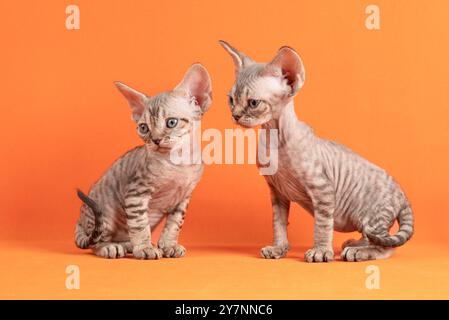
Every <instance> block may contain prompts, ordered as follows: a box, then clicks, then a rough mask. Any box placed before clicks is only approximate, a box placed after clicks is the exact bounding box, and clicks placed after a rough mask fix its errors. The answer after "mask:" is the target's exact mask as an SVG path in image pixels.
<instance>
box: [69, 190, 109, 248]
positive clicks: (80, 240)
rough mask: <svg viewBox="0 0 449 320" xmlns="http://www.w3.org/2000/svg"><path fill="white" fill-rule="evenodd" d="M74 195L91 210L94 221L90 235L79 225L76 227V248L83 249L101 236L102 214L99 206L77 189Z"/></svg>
mask: <svg viewBox="0 0 449 320" xmlns="http://www.w3.org/2000/svg"><path fill="white" fill-rule="evenodd" d="M76 193H77V195H78V197H79V198H80V200H81V201H82V202H83V203H84V204H86V205H87V206H88V207H89V208H90V209H91V210H92V212H93V214H94V219H95V226H94V230H93V231H92V233H91V234H86V231H85V230H84V229H83V227H82V226H81V225H80V224H79V223H78V225H77V239H76V244H77V246H78V247H80V248H82V249H85V248H87V247H89V246H90V245H92V244H95V243H97V242H98V241H99V240H100V238H101V234H102V233H103V214H102V211H101V209H100V206H99V205H98V204H97V203H96V202H95V201H94V200H93V199H92V198H90V197H89V196H87V195H86V194H84V193H83V192H82V191H81V190H79V189H77V190H76ZM78 235H79V236H78Z"/></svg>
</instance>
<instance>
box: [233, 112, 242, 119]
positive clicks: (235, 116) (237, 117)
mask: <svg viewBox="0 0 449 320" xmlns="http://www.w3.org/2000/svg"><path fill="white" fill-rule="evenodd" d="M232 117H233V118H234V120H235V121H239V119H240V118H241V117H242V116H241V115H238V114H233V115H232Z"/></svg>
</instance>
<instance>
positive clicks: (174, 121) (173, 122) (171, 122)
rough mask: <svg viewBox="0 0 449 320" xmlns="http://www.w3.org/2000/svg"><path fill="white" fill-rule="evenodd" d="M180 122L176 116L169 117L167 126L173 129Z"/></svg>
mask: <svg viewBox="0 0 449 320" xmlns="http://www.w3.org/2000/svg"><path fill="white" fill-rule="evenodd" d="M177 124H178V119H176V118H168V119H167V123H166V125H167V128H170V129H173V128H174V127H176V125H177Z"/></svg>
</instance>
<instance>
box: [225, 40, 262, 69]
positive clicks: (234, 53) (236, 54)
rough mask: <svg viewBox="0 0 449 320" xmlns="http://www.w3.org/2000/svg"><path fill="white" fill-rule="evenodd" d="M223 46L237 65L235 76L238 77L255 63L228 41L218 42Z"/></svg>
mask: <svg viewBox="0 0 449 320" xmlns="http://www.w3.org/2000/svg"><path fill="white" fill-rule="evenodd" d="M218 42H219V43H220V44H221V46H222V47H223V48H224V49H225V50H226V51H227V52H228V53H229V54H230V55H231V57H232V60H233V61H234V65H235V74H236V75H238V73H239V72H240V71H241V70H242V69H244V68H246V67H247V66H249V65H251V64H253V63H254V61H253V60H252V59H251V58H250V57H248V56H247V55H245V54H244V53H243V52H240V51H238V50H237V49H235V48H234V47H232V46H231V45H230V44H229V43H227V42H226V41H223V40H220V41H218Z"/></svg>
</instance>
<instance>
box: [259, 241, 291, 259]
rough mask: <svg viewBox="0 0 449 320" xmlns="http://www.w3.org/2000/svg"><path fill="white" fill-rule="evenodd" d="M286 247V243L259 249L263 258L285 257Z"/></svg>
mask: <svg viewBox="0 0 449 320" xmlns="http://www.w3.org/2000/svg"><path fill="white" fill-rule="evenodd" d="M288 249H289V247H288V244H287V245H282V246H266V247H263V248H262V249H261V250H260V255H261V256H262V258H265V259H280V258H283V257H285V255H286V254H287V251H288Z"/></svg>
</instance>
